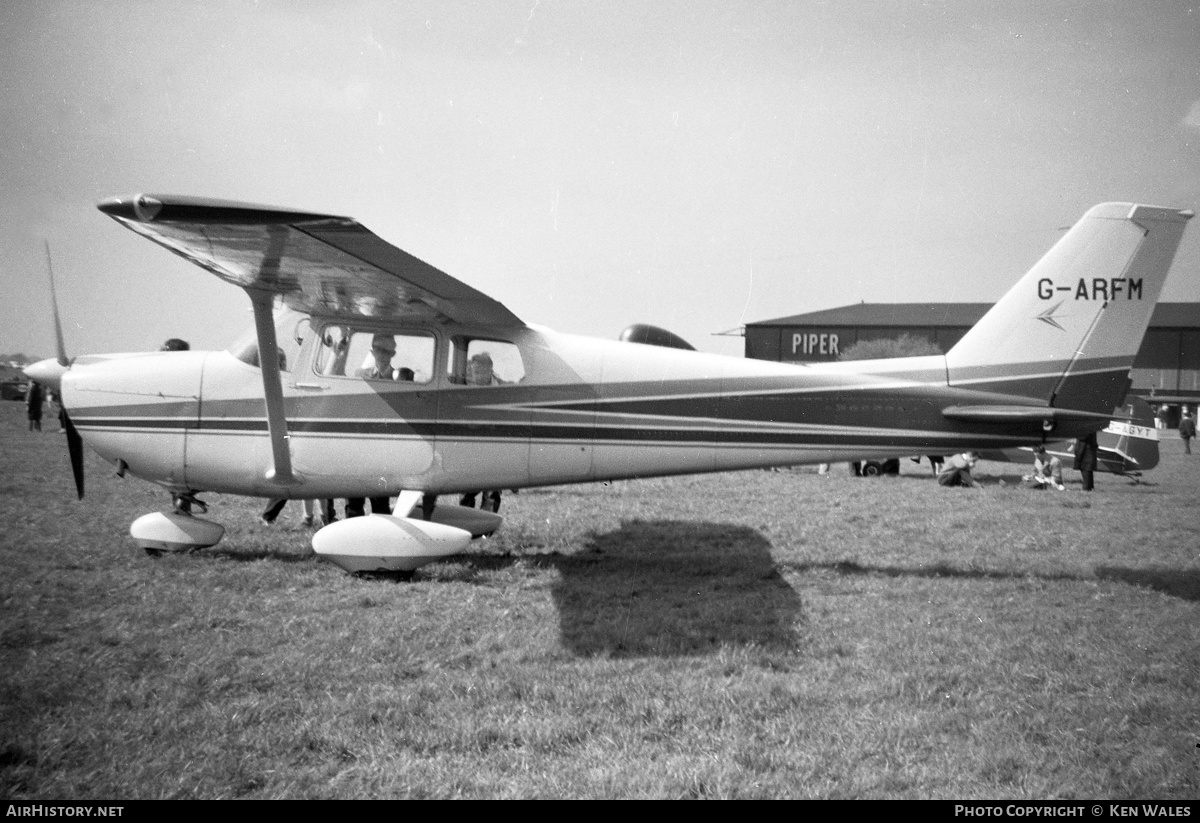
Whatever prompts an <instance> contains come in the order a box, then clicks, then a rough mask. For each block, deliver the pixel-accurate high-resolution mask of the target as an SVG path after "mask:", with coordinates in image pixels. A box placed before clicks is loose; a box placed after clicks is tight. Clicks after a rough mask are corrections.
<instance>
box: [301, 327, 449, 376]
mask: <svg viewBox="0 0 1200 823" xmlns="http://www.w3.org/2000/svg"><path fill="white" fill-rule="evenodd" d="M436 351H437V341H436V339H435V338H434V337H433V335H430V334H416V333H394V332H390V331H385V330H379V329H354V328H351V327H348V326H336V325H335V326H326V327H325V328H324V329H322V330H321V343H320V345H319V346H318V347H317V356H316V361H315V363H314V365H313V367H314V370H315V371H316V373H317V374H319V375H322V376H325V377H350V378H356V379H359V380H371V381H390V382H398V383H418V384H424V383H429V382H430V381H431V380H433V376H434V373H435V368H434V354H435V352H436Z"/></svg>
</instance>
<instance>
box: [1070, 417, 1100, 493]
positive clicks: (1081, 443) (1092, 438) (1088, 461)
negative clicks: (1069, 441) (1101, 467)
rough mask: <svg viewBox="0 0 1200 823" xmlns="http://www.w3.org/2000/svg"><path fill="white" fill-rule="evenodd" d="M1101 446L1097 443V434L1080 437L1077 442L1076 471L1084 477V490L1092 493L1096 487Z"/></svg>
mask: <svg viewBox="0 0 1200 823" xmlns="http://www.w3.org/2000/svg"><path fill="white" fill-rule="evenodd" d="M1099 452H1100V445H1099V444H1098V443H1097V442H1096V433H1095V432H1092V433H1091V434H1089V435H1088V436H1087V437H1080V438H1078V439H1077V440H1076V441H1075V471H1077V472H1079V474H1080V475H1081V476H1082V477H1083V490H1084V491H1085V492H1090V491H1091V490H1092V489H1094V488H1095V487H1096V455H1097V454H1098V453H1099Z"/></svg>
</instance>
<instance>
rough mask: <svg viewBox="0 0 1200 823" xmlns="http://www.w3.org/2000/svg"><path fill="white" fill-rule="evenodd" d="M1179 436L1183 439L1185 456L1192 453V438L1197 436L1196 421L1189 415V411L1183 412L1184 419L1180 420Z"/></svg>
mask: <svg viewBox="0 0 1200 823" xmlns="http://www.w3.org/2000/svg"><path fill="white" fill-rule="evenodd" d="M1179 436H1180V437H1181V438H1183V451H1184V453H1185V454H1191V453H1192V438H1193V437H1195V436H1196V421H1195V419H1194V418H1193V417H1192V416H1191V415H1190V414H1188V412H1187V409H1184V410H1183V417H1181V418H1180V419H1179Z"/></svg>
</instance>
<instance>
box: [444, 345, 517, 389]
mask: <svg viewBox="0 0 1200 823" xmlns="http://www.w3.org/2000/svg"><path fill="white" fill-rule="evenodd" d="M449 379H450V382H451V383H457V384H460V385H464V386H504V385H507V384H511V383H520V382H521V381H522V380H524V379H525V363H524V361H523V360H522V359H521V350H520V349H518V348H517V347H516V346H515V345H513V344H512V343H508V342H506V341H503V340H485V339H482V338H475V339H465V338H456V339H455V341H454V356H453V357H451V358H450V371H449Z"/></svg>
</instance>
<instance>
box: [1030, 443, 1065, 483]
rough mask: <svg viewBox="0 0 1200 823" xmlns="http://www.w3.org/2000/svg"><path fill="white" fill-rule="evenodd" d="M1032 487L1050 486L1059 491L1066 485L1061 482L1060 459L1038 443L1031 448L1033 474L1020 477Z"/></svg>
mask: <svg viewBox="0 0 1200 823" xmlns="http://www.w3.org/2000/svg"><path fill="white" fill-rule="evenodd" d="M1021 479H1022V480H1024V481H1025V482H1026V483H1028V484H1029V485H1030V487H1031V488H1034V489H1044V488H1046V487H1047V486H1052V487H1054V488H1056V489H1058V490H1059V491H1063V489H1065V488H1066V487H1065V486H1063V482H1062V461H1061V460H1059V459H1058V458H1057V457H1055V456H1054V455H1052V454H1050V453H1049V452H1047V451H1046V447H1045V446H1043V445H1041V444H1040V443H1039V444H1038V445H1037V446H1034V448H1033V474H1027V475H1025V476H1024V477H1022V478H1021Z"/></svg>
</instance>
